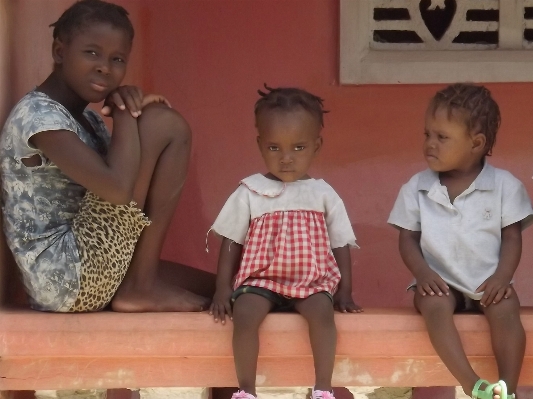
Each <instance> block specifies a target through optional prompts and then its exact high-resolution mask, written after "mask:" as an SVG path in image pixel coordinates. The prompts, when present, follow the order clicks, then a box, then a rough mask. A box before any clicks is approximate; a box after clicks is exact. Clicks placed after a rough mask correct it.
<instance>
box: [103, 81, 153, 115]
mask: <svg viewBox="0 0 533 399" xmlns="http://www.w3.org/2000/svg"><path fill="white" fill-rule="evenodd" d="M143 98H144V94H143V92H142V90H141V89H140V88H139V87H137V86H120V87H118V88H116V89H115V90H113V91H112V92H111V93H109V95H108V96H107V98H106V100H105V101H104V106H103V108H102V114H103V115H105V116H110V115H111V111H112V109H113V107H117V108H119V109H121V110H125V109H127V110H128V111H129V112H130V113H131V116H133V117H134V118H137V117H139V116H140V115H141V109H142V108H143Z"/></svg>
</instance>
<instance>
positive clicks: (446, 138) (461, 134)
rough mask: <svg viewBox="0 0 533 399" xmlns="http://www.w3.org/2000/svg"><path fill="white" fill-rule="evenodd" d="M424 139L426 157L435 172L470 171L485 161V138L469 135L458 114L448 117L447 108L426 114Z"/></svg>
mask: <svg viewBox="0 0 533 399" xmlns="http://www.w3.org/2000/svg"><path fill="white" fill-rule="evenodd" d="M425 136H426V139H425V141H424V156H425V158H426V162H427V163H428V166H429V168H430V169H431V170H433V171H435V172H449V171H452V170H467V169H468V168H470V167H471V166H472V165H474V164H476V163H477V162H479V161H480V160H481V159H482V158H483V152H482V151H483V148H484V144H485V136H484V135H483V134H481V133H477V134H473V133H471V132H469V131H468V128H467V126H466V124H465V123H464V122H463V121H462V120H461V118H460V117H459V115H457V114H456V113H455V112H453V113H452V115H451V117H450V118H448V110H447V109H446V108H438V109H437V111H436V112H435V114H434V115H432V113H431V112H429V111H428V112H426V126H425Z"/></svg>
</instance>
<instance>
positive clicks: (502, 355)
mask: <svg viewBox="0 0 533 399" xmlns="http://www.w3.org/2000/svg"><path fill="white" fill-rule="evenodd" d="M482 309H483V312H484V313H485V316H487V320H488V322H489V325H490V333H491V340H492V349H493V351H494V356H495V357H496V362H497V363H498V372H499V375H500V380H503V381H505V383H506V384H507V392H509V393H516V388H517V386H518V377H519V376H520V370H521V368H522V361H523V359H524V353H525V349H526V335H525V332H524V327H523V326H522V321H521V320H520V302H519V300H518V296H517V295H516V293H513V295H511V296H510V297H509V298H508V299H502V300H501V301H500V302H499V303H497V304H491V305H490V306H488V307H486V308H482Z"/></svg>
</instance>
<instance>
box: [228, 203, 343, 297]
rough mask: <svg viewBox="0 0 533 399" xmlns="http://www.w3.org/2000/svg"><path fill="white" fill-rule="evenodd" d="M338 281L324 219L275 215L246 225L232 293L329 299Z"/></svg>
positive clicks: (296, 214)
mask: <svg viewBox="0 0 533 399" xmlns="http://www.w3.org/2000/svg"><path fill="white" fill-rule="evenodd" d="M340 279H341V274H340V271H339V268H338V266H337V262H336V261H335V258H334V257H333V253H332V251H331V246H330V244H329V238H328V232H327V229H326V222H325V220H324V214H323V213H321V212H316V211H286V212H274V213H267V214H264V215H262V216H260V217H258V218H255V219H253V220H252V221H251V223H250V228H249V230H248V234H247V236H246V241H245V244H244V251H243V257H242V261H241V265H240V268H239V271H238V273H237V276H236V277H235V283H234V286H233V289H236V288H237V287H239V286H241V285H243V284H244V285H252V286H255V287H263V288H266V289H269V290H271V291H274V292H277V293H279V294H282V295H286V296H289V297H291V298H307V297H308V296H310V295H312V294H315V293H317V292H320V291H327V292H329V293H331V294H334V293H335V291H336V290H337V285H338V284H339V281H340Z"/></svg>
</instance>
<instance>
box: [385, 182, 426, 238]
mask: <svg viewBox="0 0 533 399" xmlns="http://www.w3.org/2000/svg"><path fill="white" fill-rule="evenodd" d="M387 223H389V224H392V225H393V226H394V227H400V228H402V229H406V230H411V231H421V230H422V226H421V224H420V205H419V203H418V189H417V188H416V181H413V180H410V181H409V182H408V183H406V184H404V185H403V186H402V188H401V189H400V193H399V194H398V198H396V202H395V203H394V207H393V208H392V211H391V213H390V216H389V220H387Z"/></svg>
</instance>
